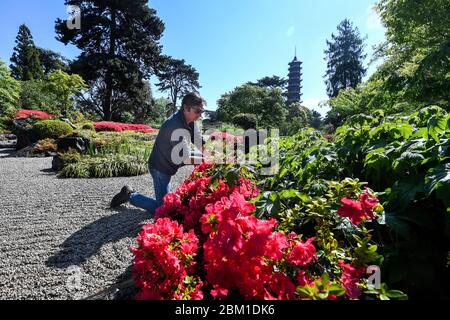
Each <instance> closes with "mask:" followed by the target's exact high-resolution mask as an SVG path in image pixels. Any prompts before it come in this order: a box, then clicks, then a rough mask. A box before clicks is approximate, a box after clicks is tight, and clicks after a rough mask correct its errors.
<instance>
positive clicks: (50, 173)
mask: <svg viewBox="0 0 450 320" xmlns="http://www.w3.org/2000/svg"><path fill="white" fill-rule="evenodd" d="M41 172H42V173H45V174H44V175H45V176H56V174H57V172H56V171H55V170H53V169H52V168H48V169H42V170H41Z"/></svg>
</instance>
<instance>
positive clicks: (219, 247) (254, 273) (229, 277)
mask: <svg viewBox="0 0 450 320" xmlns="http://www.w3.org/2000/svg"><path fill="white" fill-rule="evenodd" d="M254 210H255V206H254V204H252V203H248V202H247V201H245V198H244V197H243V196H242V195H240V194H239V193H237V192H235V193H233V194H232V195H231V196H230V197H229V198H223V199H222V200H221V201H219V202H217V203H215V204H214V205H209V206H208V207H207V208H206V211H207V213H206V214H205V215H204V216H203V217H202V219H201V220H202V229H203V231H204V232H206V233H209V237H208V240H207V241H206V242H205V244H204V261H205V263H206V265H205V269H206V272H207V274H206V280H207V281H208V283H209V284H210V285H211V286H212V288H213V289H212V290H211V292H210V293H211V295H212V297H214V298H218V299H222V298H226V297H227V296H228V295H229V294H230V293H231V292H238V293H239V295H240V296H242V297H243V298H244V299H282V300H286V299H294V298H295V297H296V294H295V292H296V285H295V284H294V281H293V280H292V278H291V277H289V276H288V275H287V274H286V270H287V267H288V266H289V268H291V269H297V270H298V271H301V269H299V268H298V267H307V266H308V265H310V264H311V263H312V262H313V261H315V253H316V249H315V247H314V245H313V244H312V241H313V240H314V239H312V238H311V239H309V240H307V241H306V242H303V241H302V240H301V239H300V238H299V237H298V236H297V235H296V234H294V233H292V234H289V235H288V236H285V235H284V234H282V233H280V232H274V230H273V229H274V227H275V226H276V221H275V220H274V219H271V220H261V219H258V218H256V217H255V216H253V215H251V213H252V212H254ZM237 270H239V271H237Z"/></svg>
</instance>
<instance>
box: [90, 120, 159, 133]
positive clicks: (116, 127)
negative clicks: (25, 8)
mask: <svg viewBox="0 0 450 320" xmlns="http://www.w3.org/2000/svg"><path fill="white" fill-rule="evenodd" d="M94 128H95V130H96V131H97V132H99V131H115V132H123V131H136V132H144V133H154V132H157V131H158V130H156V129H153V128H152V127H150V126H148V125H146V124H128V123H120V122H111V121H102V122H96V123H94Z"/></svg>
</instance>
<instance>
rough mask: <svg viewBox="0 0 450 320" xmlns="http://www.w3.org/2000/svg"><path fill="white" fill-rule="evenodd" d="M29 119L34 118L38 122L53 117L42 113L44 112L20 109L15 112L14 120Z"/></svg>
mask: <svg viewBox="0 0 450 320" xmlns="http://www.w3.org/2000/svg"><path fill="white" fill-rule="evenodd" d="M30 117H34V118H36V119H38V120H49V119H53V118H54V116H53V115H51V114H49V113H47V112H44V111H39V110H26V109H21V110H19V111H17V113H16V117H15V118H14V119H15V120H20V119H26V118H30Z"/></svg>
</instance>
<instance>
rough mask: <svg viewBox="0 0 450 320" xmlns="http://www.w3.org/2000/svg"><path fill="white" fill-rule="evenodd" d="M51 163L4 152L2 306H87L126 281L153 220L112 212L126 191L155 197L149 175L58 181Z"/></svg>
mask: <svg viewBox="0 0 450 320" xmlns="http://www.w3.org/2000/svg"><path fill="white" fill-rule="evenodd" d="M51 161H52V158H16V157H11V151H8V150H6V149H0V299H82V298H86V297H88V296H90V295H92V294H95V293H97V292H98V291H99V290H100V289H103V288H105V287H108V286H110V285H112V284H114V283H117V282H118V281H121V280H123V279H126V278H127V277H129V274H130V265H131V263H132V254H131V251H130V247H131V246H132V245H134V243H135V239H136V236H137V234H138V233H139V231H140V230H141V228H142V226H143V225H144V224H145V223H149V222H151V221H152V220H151V219H150V216H149V215H148V214H147V213H146V212H145V211H143V210H141V209H137V208H134V207H133V206H131V205H129V204H127V205H124V206H122V207H120V208H118V209H114V210H111V209H109V208H108V205H109V202H110V200H111V198H112V196H113V195H114V194H115V193H117V192H118V191H120V189H121V187H122V186H123V185H125V184H128V185H131V186H132V187H133V188H135V189H136V190H137V191H139V192H141V193H143V194H150V195H152V196H153V195H154V193H153V186H152V179H151V177H150V175H148V174H147V175H144V176H139V177H130V178H111V179H92V180H87V179H58V178H56V176H55V173H54V172H52V171H51V170H50V168H51ZM191 171H192V167H190V166H188V167H184V168H182V169H181V170H180V171H179V172H178V174H177V175H176V176H175V177H174V178H173V179H172V188H175V187H176V186H178V185H179V184H181V183H182V182H183V180H184V178H185V177H186V176H187V175H188V174H189V173H190V172H191Z"/></svg>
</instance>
